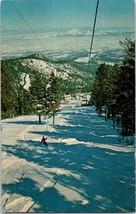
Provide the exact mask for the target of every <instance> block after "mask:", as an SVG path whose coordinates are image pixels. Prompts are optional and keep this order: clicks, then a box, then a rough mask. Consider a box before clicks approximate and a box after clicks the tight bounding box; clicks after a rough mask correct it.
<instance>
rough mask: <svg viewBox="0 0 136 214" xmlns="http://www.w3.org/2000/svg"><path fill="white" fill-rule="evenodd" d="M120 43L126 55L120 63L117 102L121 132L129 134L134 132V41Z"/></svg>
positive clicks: (127, 40) (128, 40)
mask: <svg viewBox="0 0 136 214" xmlns="http://www.w3.org/2000/svg"><path fill="white" fill-rule="evenodd" d="M120 43H121V45H122V46H123V47H124V49H125V52H126V54H127V55H126V57H125V59H124V60H123V62H122V65H121V72H120V76H119V80H118V85H119V88H118V90H119V91H120V94H119V96H118V98H117V103H118V112H119V114H120V115H121V119H120V123H121V125H122V134H123V135H129V134H133V133H134V132H135V43H134V42H133V41H132V40H131V39H126V40H125V41H124V42H120Z"/></svg>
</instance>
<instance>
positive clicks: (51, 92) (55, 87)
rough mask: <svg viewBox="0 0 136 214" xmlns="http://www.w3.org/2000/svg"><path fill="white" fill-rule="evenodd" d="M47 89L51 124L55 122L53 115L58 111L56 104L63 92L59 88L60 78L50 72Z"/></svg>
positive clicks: (57, 104) (58, 102)
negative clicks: (51, 118)
mask: <svg viewBox="0 0 136 214" xmlns="http://www.w3.org/2000/svg"><path fill="white" fill-rule="evenodd" d="M47 91H48V102H49V103H50V111H49V113H50V115H51V116H53V125H54V124H55V116H56V114H57V112H58V111H59V109H58V106H59V104H60V101H61V99H62V97H63V92H62V90H61V85H60V80H59V78H58V77H56V76H55V75H54V73H53V72H52V74H51V76H50V79H49V87H48V89H47Z"/></svg>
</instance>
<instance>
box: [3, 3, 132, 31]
mask: <svg viewBox="0 0 136 214" xmlns="http://www.w3.org/2000/svg"><path fill="white" fill-rule="evenodd" d="M12 1H13V3H14V5H15V7H16V8H17V9H18V11H19V12H20V13H21V14H22V16H23V17H24V18H25V19H26V20H27V22H28V23H29V25H30V26H31V27H32V28H33V29H34V30H35V29H40V28H76V27H91V26H92V25H93V20H94V13H95V7H96V2H97V0H12ZM1 7H2V9H1V19H2V29H3V30H4V29H17V30H21V29H28V26H27V25H26V24H25V22H24V21H23V19H22V18H21V17H20V15H19V14H18V13H17V11H16V10H15V8H14V7H13V6H12V5H11V3H10V1H9V0H7V1H6V0H4V1H3V2H2V6H1ZM97 26H100V27H134V0H100V3H99V11H98V17H97Z"/></svg>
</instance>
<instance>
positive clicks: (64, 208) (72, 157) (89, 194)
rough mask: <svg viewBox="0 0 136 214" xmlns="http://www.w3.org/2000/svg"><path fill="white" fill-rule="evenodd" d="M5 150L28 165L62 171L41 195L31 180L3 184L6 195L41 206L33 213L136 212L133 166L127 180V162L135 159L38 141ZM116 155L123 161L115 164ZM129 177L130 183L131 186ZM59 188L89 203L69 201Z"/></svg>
mask: <svg viewBox="0 0 136 214" xmlns="http://www.w3.org/2000/svg"><path fill="white" fill-rule="evenodd" d="M2 150H3V151H6V152H7V153H8V154H10V155H14V156H17V157H19V158H22V159H25V160H26V161H28V162H29V163H35V164H37V165H39V166H44V167H47V168H58V169H59V168H60V169H62V170H61V171H60V173H59V171H58V173H55V172H54V173H52V172H50V174H51V175H53V178H54V180H55V181H56V184H55V186H54V187H52V188H50V189H46V190H45V192H42V193H41V192H39V190H38V189H37V187H36V183H35V182H34V181H33V180H32V178H31V179H30V178H23V179H22V180H21V181H20V182H17V183H13V184H7V185H5V184H4V185H3V188H4V189H5V190H6V191H7V192H10V193H15V192H16V191H17V192H16V193H17V194H21V195H25V196H28V197H32V199H33V200H34V201H35V202H37V203H38V204H39V208H36V207H34V208H33V210H32V211H35V212H60V211H61V212H104V211H105V212H112V211H113V212H118V211H121V210H122V209H126V210H129V211H133V210H134V180H133V178H134V172H133V173H132V171H133V170H134V166H133V167H132V168H131V176H132V178H129V177H127V176H129V175H130V174H129V175H128V169H127V167H128V163H127V161H128V160H129V161H130V163H134V160H133V157H132V156H130V157H129V154H126V153H123V152H118V151H113V150H111V149H106V148H96V147H87V146H86V145H85V144H82V145H68V144H66V143H64V142H63V141H62V142H61V143H51V144H49V146H48V147H46V146H45V145H42V144H41V143H40V142H38V141H18V144H17V145H16V147H15V146H7V145H3V146H2ZM116 155H118V156H120V162H116V158H115V157H116ZM128 157H129V158H128ZM124 160H126V165H125V164H123V167H124V171H123V172H120V170H121V167H122V162H123V161H124ZM131 166H132V164H131ZM125 167H126V168H125ZM132 169H133V170H132ZM66 170H67V171H68V172H71V173H73V174H74V175H75V177H74V176H73V175H72V174H69V173H67V174H66V173H65V171H66ZM76 175H77V177H76ZM128 178H129V181H130V183H128ZM26 179H28V181H27V180H26ZM25 184H29V186H30V189H29V188H28V189H27V188H25ZM15 185H16V189H15V188H14V187H15ZM57 185H61V186H63V188H62V189H64V188H67V189H68V190H69V191H73V192H74V194H75V192H76V194H79V195H80V197H83V198H85V200H87V201H88V203H87V204H85V205H83V204H82V203H81V201H71V200H68V199H67V197H66V195H65V194H67V193H65V194H64V195H63V194H62V193H60V192H59V191H58V190H57V189H56V188H55V187H57ZM78 191H79V192H78ZM39 194H42V199H41V197H40V199H38V195H39ZM56 199H57V201H56ZM30 211H31V210H30Z"/></svg>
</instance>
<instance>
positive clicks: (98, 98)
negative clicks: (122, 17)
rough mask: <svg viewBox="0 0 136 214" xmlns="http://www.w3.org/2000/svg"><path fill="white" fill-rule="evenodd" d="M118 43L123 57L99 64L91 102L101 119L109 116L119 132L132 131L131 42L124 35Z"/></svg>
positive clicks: (133, 46) (133, 96)
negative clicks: (121, 59) (113, 62)
mask: <svg viewBox="0 0 136 214" xmlns="http://www.w3.org/2000/svg"><path fill="white" fill-rule="evenodd" d="M120 44H121V45H122V46H123V48H124V49H125V53H126V57H125V58H124V60H123V62H122V63H121V64H115V65H114V66H110V65H106V64H105V63H104V64H101V65H100V67H99V68H98V70H97V72H96V76H95V81H94V84H93V89H92V102H93V104H94V105H95V106H96V111H97V112H98V115H99V116H101V115H102V113H104V114H105V119H106V120H107V118H109V117H112V120H113V124H114V126H115V125H117V126H118V127H119V128H121V134H122V135H123V136H125V135H133V134H134V132H135V43H134V42H133V41H132V40H131V39H126V40H125V41H124V42H120Z"/></svg>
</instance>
